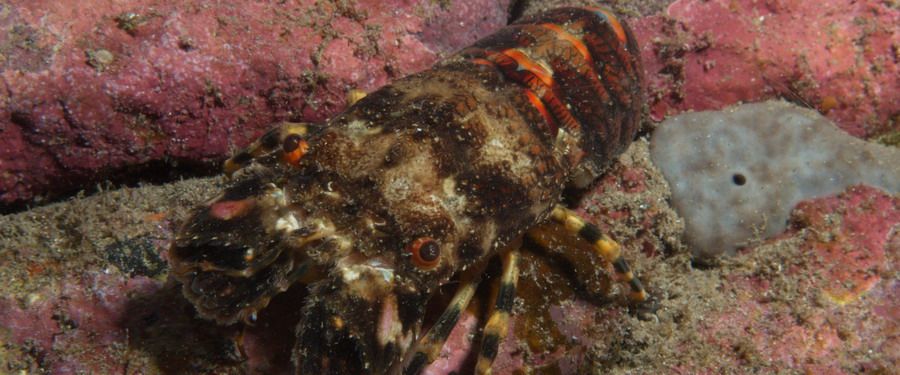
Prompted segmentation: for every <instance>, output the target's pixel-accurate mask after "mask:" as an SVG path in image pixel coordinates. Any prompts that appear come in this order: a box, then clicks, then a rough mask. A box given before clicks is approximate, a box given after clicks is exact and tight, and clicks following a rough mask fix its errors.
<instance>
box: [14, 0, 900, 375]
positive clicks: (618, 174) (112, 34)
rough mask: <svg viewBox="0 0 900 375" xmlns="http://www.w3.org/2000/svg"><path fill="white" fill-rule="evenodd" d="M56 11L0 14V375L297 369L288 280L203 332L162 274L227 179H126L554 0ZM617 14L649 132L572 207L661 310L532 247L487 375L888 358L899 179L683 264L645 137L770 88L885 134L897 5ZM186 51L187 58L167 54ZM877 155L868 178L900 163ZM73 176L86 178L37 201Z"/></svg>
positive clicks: (304, 113)
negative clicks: (543, 259) (643, 87)
mask: <svg viewBox="0 0 900 375" xmlns="http://www.w3.org/2000/svg"><path fill="white" fill-rule="evenodd" d="M581 3H582V4H586V3H589V2H581ZM53 4H56V5H53ZM59 4H62V3H61V2H15V1H13V2H8V3H7V4H4V5H0V7H2V8H0V23H2V24H3V25H5V29H4V30H5V33H6V34H5V36H6V38H5V39H2V41H0V51H2V54H0V55H2V57H3V61H2V62H3V74H2V79H3V82H4V84H5V87H6V90H5V92H4V93H2V94H0V95H4V100H3V102H2V107H0V134H2V135H3V137H0V176H2V182H0V195H2V201H3V205H4V211H7V212H10V213H9V214H6V215H4V216H0V265H2V267H0V281H3V282H2V284H0V372H3V373H54V374H56V373H58V374H67V373H126V374H147V373H149V374H155V373H166V374H180V373H259V374H268V373H289V372H291V363H290V352H291V347H292V345H293V338H294V329H293V326H294V324H295V323H296V322H297V320H298V319H299V313H300V309H299V306H298V304H297V303H296V300H297V299H298V298H302V296H303V294H304V293H305V291H304V290H303V288H302V287H296V288H293V289H291V290H289V291H288V292H286V293H285V294H284V295H282V296H279V297H277V298H275V299H274V300H273V301H272V304H271V305H270V306H269V308H267V309H266V310H264V311H263V312H262V313H261V314H260V316H259V320H258V323H257V324H256V325H255V326H253V327H248V328H246V329H244V328H243V327H240V326H233V327H220V326H217V325H215V324H214V323H211V322H207V321H204V320H201V319H198V318H196V317H195V312H194V310H193V307H192V306H190V304H189V303H188V302H187V301H186V300H185V299H184V298H183V297H182V296H181V293H180V287H179V286H178V285H176V284H175V283H174V282H173V281H172V279H171V278H170V277H169V275H168V266H167V264H166V262H165V255H166V254H165V253H166V249H167V247H168V245H169V243H170V240H171V238H172V235H173V230H174V227H175V225H177V223H179V222H180V221H181V220H182V219H183V218H184V217H185V215H186V213H187V211H188V210H189V209H190V208H191V207H193V206H194V205H196V204H197V203H198V202H202V201H205V200H206V199H208V198H209V197H211V196H213V195H215V193H216V191H218V190H220V189H221V188H222V186H224V184H225V183H226V181H225V179H224V178H223V177H218V176H217V177H199V178H187V179H184V180H178V181H167V182H165V183H162V184H149V183H141V182H140V181H142V178H141V174H145V173H149V171H150V170H151V169H152V170H154V172H153V173H152V174H153V175H154V176H155V177H154V178H153V179H152V181H159V180H160V178H159V177H156V176H159V175H163V176H167V177H164V178H162V179H163V180H166V179H167V178H168V177H171V175H179V176H180V175H186V174H187V175H190V174H191V173H196V170H195V169H193V168H184V165H185V164H187V165H200V166H201V167H198V169H200V170H203V171H208V169H209V168H208V166H209V165H213V164H217V163H218V162H220V161H221V160H222V159H223V158H224V157H226V156H227V155H228V153H230V152H231V151H232V150H233V149H234V148H235V147H237V146H240V145H243V144H246V143H247V142H248V141H249V140H250V139H252V138H253V137H255V136H257V135H258V134H259V133H260V132H261V131H263V130H264V128H265V126H266V124H268V123H270V122H272V121H276V120H286V119H287V120H301V119H302V120H321V119H323V118H327V117H328V116H330V115H331V114H333V113H335V112H336V111H338V110H339V109H340V108H341V106H342V101H343V96H344V94H345V92H346V90H347V89H348V88H354V87H355V88H362V89H365V90H373V89H375V88H377V87H378V86H380V85H382V84H384V83H386V82H388V81H389V79H390V78H392V77H396V76H402V75H403V74H407V73H409V72H412V71H415V70H417V69H421V68H424V67H427V66H428V65H429V64H430V63H431V62H432V61H434V59H436V58H437V57H439V56H441V55H444V54H446V53H449V52H451V51H452V50H453V49H455V48H458V47H460V46H464V45H466V44H467V43H469V42H471V41H472V40H475V39H477V38H478V37H480V36H483V35H486V34H488V33H489V32H490V31H491V30H493V29H496V28H497V27H500V26H501V25H502V24H503V23H505V22H506V19H507V17H509V15H512V16H516V15H520V14H527V13H530V12H535V11H538V10H539V9H540V8H544V7H550V6H553V5H555V4H556V2H546V3H544V2H535V1H532V2H527V1H526V2H513V3H512V4H507V3H506V2H457V1H446V2H431V1H425V2H421V3H416V2H396V4H394V3H391V4H387V5H385V4H384V3H381V2H365V1H360V2H355V3H349V2H338V1H335V2H316V3H315V4H313V3H312V2H309V4H307V3H306V2H299V3H296V4H294V3H291V4H283V5H266V6H263V5H258V4H257V5H254V6H248V5H246V4H243V3H241V2H228V3H227V4H226V5H230V7H224V8H216V7H213V8H210V7H206V6H203V5H202V4H200V3H198V4H193V3H192V4H193V5H190V4H188V5H185V6H184V8H182V7H180V6H179V7H173V6H170V5H166V4H167V3H162V2H152V1H145V2H139V3H130V4H128V5H127V6H125V5H123V4H124V3H120V2H104V1H98V2H97V4H96V6H94V7H89V8H90V11H84V12H79V11H76V10H75V9H74V8H67V7H65V6H63V5H59ZM566 4H571V2H568V3H566ZM282 6H283V8H279V7H282ZM612 6H613V7H614V8H615V9H617V10H619V11H620V12H621V13H622V14H624V15H625V16H626V17H627V18H629V21H630V23H631V25H632V27H633V28H634V29H635V33H636V35H637V36H638V39H639V43H640V45H641V46H642V55H643V58H644V65H645V66H644V67H645V70H646V76H647V81H648V87H647V96H648V106H647V109H648V110H647V114H648V116H647V121H646V122H647V126H646V129H645V130H646V131H645V132H644V134H643V135H642V137H641V138H640V139H639V140H638V141H637V142H635V143H634V144H633V145H632V147H631V148H630V149H629V150H628V151H627V152H626V154H625V155H623V156H622V157H621V158H620V160H618V161H617V162H616V163H615V164H614V165H613V167H612V168H610V170H609V171H608V172H607V174H606V175H605V176H604V177H603V178H601V179H600V180H599V181H597V183H596V184H595V186H594V187H593V188H592V190H591V191H590V192H588V193H587V194H586V196H585V197H583V199H582V200H581V202H580V203H579V206H578V207H577V208H578V211H579V212H580V213H581V214H583V216H584V217H585V218H588V219H591V220H593V221H594V222H597V223H598V224H600V225H601V227H602V228H603V229H604V230H607V231H609V232H610V233H611V234H612V235H613V236H614V237H615V238H616V239H618V240H619V241H620V242H621V243H623V244H624V246H625V248H626V250H627V251H628V254H629V255H628V256H629V259H631V260H632V263H633V266H634V268H635V269H636V270H637V272H639V274H640V275H641V278H642V279H643V280H644V283H645V284H646V285H647V286H648V288H649V291H650V292H651V293H652V294H653V295H654V297H655V298H656V299H657V300H658V305H659V306H658V307H659V308H658V309H657V310H656V312H655V313H653V314H635V313H633V312H631V311H629V309H628V308H627V307H626V306H625V305H624V304H623V303H622V301H621V298H618V297H616V296H617V294H613V298H611V299H610V300H608V301H599V302H598V301H591V300H586V299H584V298H581V297H582V296H580V295H579V294H578V293H576V292H575V291H574V290H575V289H576V288H574V287H573V286H572V285H570V284H569V283H568V282H567V281H566V280H565V279H564V278H560V277H559V275H558V274H556V273H554V272H553V269H552V267H550V268H547V267H543V268H542V267H539V265H540V260H535V261H534V264H535V265H538V266H535V267H531V268H523V269H525V271H524V272H523V274H522V278H521V281H520V284H521V285H522V286H521V287H520V289H521V290H523V291H526V290H531V291H537V293H534V292H532V293H523V294H522V295H521V297H520V299H519V301H518V303H517V307H516V309H517V310H516V311H517V312H518V313H519V314H518V315H517V318H514V319H513V322H512V324H513V326H512V329H511V330H510V332H511V334H510V338H509V339H508V340H506V341H505V342H504V344H503V345H501V350H500V354H499V356H498V359H497V361H496V363H495V367H494V370H495V371H494V372H495V373H500V374H505V373H518V372H521V371H527V370H533V371H534V372H538V373H586V372H594V373H747V372H756V373H776V372H778V373H781V372H788V373H801V372H802V373H817V374H818V373H823V374H828V373H833V374H840V373H861V372H865V373H891V372H892V371H896V370H894V369H896V368H898V367H900V329H898V327H900V325H898V323H900V306H898V305H900V302H898V301H900V283H898V279H897V269H898V267H897V266H898V264H900V263H898V254H900V198H898V195H897V193H896V192H887V191H884V190H880V189H878V188H874V187H870V186H865V185H853V186H850V187H848V188H846V189H845V190H843V191H842V192H841V193H838V194H833V195H829V196H824V197H816V198H811V199H806V200H804V201H802V202H801V203H799V204H798V205H796V206H795V207H793V210H792V211H791V212H790V216H789V218H788V221H787V228H786V229H785V230H784V231H783V232H782V233H780V234H778V235H775V236H773V237H768V238H764V237H762V236H760V237H759V238H755V239H754V240H753V241H751V242H749V243H747V244H744V246H743V247H742V248H741V249H740V250H738V251H737V253H736V254H735V255H733V256H728V257H708V256H705V257H702V258H695V257H694V254H695V253H696V251H695V250H694V249H692V248H691V246H690V245H689V244H687V243H686V242H685V240H684V238H685V232H684V231H685V225H684V224H683V218H681V217H680V216H679V213H678V212H676V210H675V209H674V208H673V205H672V202H671V200H672V194H671V192H670V190H669V182H667V181H666V179H665V178H664V177H663V174H662V173H661V172H660V171H659V170H658V169H657V167H656V166H655V165H654V164H653V162H652V160H651V158H650V151H649V149H650V144H649V143H650V142H649V139H650V136H649V135H650V134H651V132H652V130H653V129H654V128H655V127H657V126H660V125H658V124H657V123H656V122H657V121H661V120H663V119H665V118H667V117H670V116H673V115H676V114H678V113H680V112H683V111H687V110H711V109H721V108H723V107H726V106H729V105H732V104H735V103H737V102H741V101H744V102H750V101H761V100H764V99H769V98H782V99H786V100H788V101H791V102H794V103H797V104H800V105H802V106H805V107H808V108H813V109H815V110H817V111H818V112H820V113H822V114H824V115H825V116H826V117H828V118H829V119H830V120H831V121H833V122H834V123H835V124H836V125H837V126H838V127H840V128H841V129H843V130H844V131H845V132H847V133H849V134H850V135H852V136H856V137H859V138H862V139H866V140H869V141H870V142H873V143H874V142H880V143H882V144H887V145H889V146H888V147H893V148H895V149H896V147H897V146H896V143H897V141H896V139H897V137H898V135H900V129H898V126H897V119H898V116H900V89H898V87H900V82H898V77H900V75H898V72H897V64H898V61H897V60H898V59H897V53H898V52H897V51H898V46H900V40H898V35H897V30H896V26H895V25H897V24H898V23H900V9H898V7H897V5H896V4H893V3H890V2H882V1H841V0H834V1H824V2H817V3H816V4H813V3H811V2H806V1H766V2H758V1H749V0H748V1H724V0H722V1H718V0H717V1H699V0H698V1H693V0H678V1H652V2H651V1H646V2H624V1H622V2H618V3H616V2H613V3H612ZM223 9H224V10H223ZM242 15H247V17H246V18H243V17H242ZM398 15H400V16H398ZM205 22H206V23H205ZM298 25H300V26H298ZM301 26H302V27H306V29H303V30H306V31H304V32H303V33H301V32H300V31H297V30H299V29H297V27H301ZM461 30H465V32H462V31H461ZM286 32H287V33H291V34H290V35H295V34H296V35H301V34H302V37H297V38H287V37H285V35H286V34H284V33H286ZM388 34H389V35H388ZM304 38H307V39H304ZM398 41H399V42H398ZM395 42H397V43H399V44H397V43H395ZM251 44H252V45H253V46H254V48H250V49H246V50H241V48H240V46H248V45H251ZM300 44H302V45H300ZM226 46H228V47H226ZM103 51H106V52H103ZM107 53H108V54H109V55H107ZM188 57H189V58H190V59H194V60H191V61H194V62H192V63H191V64H186V63H185V59H187V58H188ZM235 61H237V62H240V64H243V65H240V64H239V65H232V64H234V63H235ZM197 64H201V65H203V64H207V65H203V66H204V70H203V71H202V73H203V74H199V73H197V72H190V71H186V70H184V69H186V67H189V66H197ZM234 66H243V67H245V68H246V67H251V68H253V69H250V70H249V73H241V74H238V73H237V72H236V71H235V70H233V69H235V68H234ZM309 79H312V81H310V80H309ZM108 123H116V124H120V125H121V127H120V128H115V129H110V128H107V127H106V124H108ZM890 145H892V146H890ZM688 151H689V150H688ZM176 162H177V163H176ZM773 162H777V160H774V161H773ZM176 164H177V165H176ZM888 167H890V166H888ZM893 167H894V169H888V172H886V173H900V172H898V171H897V169H896V168H897V166H893ZM159 169H166V170H168V169H171V170H174V171H177V172H178V173H172V174H171V175H169V173H168V172H167V171H159ZM150 180H151V179H143V181H145V182H146V181H150ZM110 181H112V182H110ZM122 181H139V182H138V183H137V184H134V185H133V186H128V187H125V186H122V185H121V184H120V182H122ZM72 189H84V190H85V193H81V194H77V195H75V196H72V197H70V198H68V199H65V200H64V201H59V202H56V203H50V204H43V205H41V199H45V198H46V199H58V197H61V196H63V195H61V194H64V193H65V192H68V191H71V190H72ZM29 207H30V208H29ZM25 208H28V209H25ZM14 211H15V212H14ZM542 292H543V293H542ZM476 319H477V317H476V316H470V315H465V316H464V317H463V319H462V321H461V324H460V325H459V326H458V327H457V328H456V331H455V332H454V334H452V335H451V340H450V342H449V343H448V346H447V348H446V351H445V354H446V356H447V358H448V359H447V360H443V361H441V362H440V363H436V364H435V366H434V367H433V368H432V369H431V370H432V371H434V373H441V372H443V373H447V372H449V371H452V370H454V369H455V370H458V366H459V362H458V361H457V362H454V361H453V360H451V359H453V358H456V357H458V356H459V355H460V354H459V353H466V352H467V350H469V348H470V346H471V343H470V339H471V337H472V334H471V333H472V331H471V330H472V329H473V328H472V327H475V326H477V324H476V323H475V320H476ZM239 335H240V336H242V339H241V341H242V342H243V345H244V350H245V352H244V353H240V352H239V351H238V348H237V347H236V346H235V338H236V337H238V336H239ZM476 345H477V343H476ZM462 366H464V367H463V369H465V368H466V367H465V366H467V365H466V364H463V365H462Z"/></svg>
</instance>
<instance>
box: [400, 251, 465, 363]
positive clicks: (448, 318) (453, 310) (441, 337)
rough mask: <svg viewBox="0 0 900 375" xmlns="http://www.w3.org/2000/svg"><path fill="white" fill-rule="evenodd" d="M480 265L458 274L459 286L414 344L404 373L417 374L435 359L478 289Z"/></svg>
mask: <svg viewBox="0 0 900 375" xmlns="http://www.w3.org/2000/svg"><path fill="white" fill-rule="evenodd" d="M481 275H482V267H472V268H470V269H469V270H468V271H466V272H465V273H463V274H462V275H461V276H460V280H459V283H460V286H459V289H457V290H456V294H454V295H453V299H452V300H451V301H450V304H449V305H448V306H447V308H446V309H444V312H443V313H441V316H440V318H438V320H437V322H435V323H434V325H433V326H432V327H431V329H429V330H428V333H427V334H425V336H423V337H422V339H421V340H420V341H419V343H418V345H417V346H416V353H415V354H414V355H413V357H412V360H411V361H410V362H409V365H408V366H406V369H405V370H404V372H403V373H404V374H418V373H420V372H421V371H422V369H424V368H425V366H426V365H428V364H429V363H431V362H434V360H435V359H437V356H438V354H440V352H441V348H442V347H443V346H444V342H445V341H447V337H448V336H450V331H451V330H453V327H454V326H455V325H456V323H457V321H459V316H460V315H461V314H462V312H463V311H464V310H465V309H466V307H467V306H468V305H469V302H470V301H471V300H472V296H473V295H475V290H476V289H478V283H479V282H480V281H481Z"/></svg>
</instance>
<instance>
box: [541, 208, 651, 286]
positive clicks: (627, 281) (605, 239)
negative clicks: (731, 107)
mask: <svg viewBox="0 0 900 375" xmlns="http://www.w3.org/2000/svg"><path fill="white" fill-rule="evenodd" d="M550 218H551V219H552V220H553V221H555V222H557V223H559V224H560V225H562V226H564V227H565V229H566V231H568V232H569V233H572V234H575V235H577V236H578V237H580V238H581V239H583V240H585V241H587V242H588V243H590V244H591V246H592V248H593V250H594V252H595V253H597V255H600V256H601V257H603V259H605V260H606V261H607V262H609V263H611V264H612V265H613V268H614V269H615V271H616V275H617V276H618V280H619V282H620V283H622V284H623V285H627V286H628V287H629V288H630V290H631V291H630V292H629V293H628V299H630V300H631V301H632V302H635V303H641V302H644V301H646V300H647V298H648V295H647V292H646V291H645V290H644V287H643V285H641V281H640V280H639V279H638V278H637V277H635V275H634V273H633V272H632V271H631V268H630V267H628V262H627V261H625V258H623V257H622V251H621V247H620V246H619V244H618V243H617V242H616V241H614V240H613V239H611V238H609V236H607V235H606V234H604V233H603V232H601V231H600V228H597V226H596V225H594V224H591V223H588V222H585V221H584V220H582V219H581V218H580V217H578V216H577V215H576V214H575V213H574V212H572V211H571V210H568V209H566V208H564V207H562V206H556V207H554V208H553V212H552V213H551V214H550Z"/></svg>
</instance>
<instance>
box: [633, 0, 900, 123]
mask: <svg viewBox="0 0 900 375" xmlns="http://www.w3.org/2000/svg"><path fill="white" fill-rule="evenodd" d="M898 22H900V10H898V9H897V8H896V7H891V6H889V5H888V4H886V3H884V2H881V1H875V0H867V1H851V0H829V1H817V2H809V1H799V0H778V1H763V2H760V1H751V0H740V1H728V0H714V1H706V0H679V1H676V2H674V3H672V4H671V5H670V6H669V7H668V10H667V11H666V15H665V16H651V17H646V18H643V19H640V20H636V21H634V22H632V25H633V26H634V29H635V33H636V36H637V39H638V43H639V45H641V46H642V49H643V51H642V55H643V57H644V67H645V69H646V70H647V72H648V74H647V77H648V81H649V88H648V89H649V98H650V100H651V102H650V105H651V115H652V117H653V119H654V120H657V121H661V120H662V119H663V118H664V117H665V116H667V115H672V114H677V113H679V112H682V111H686V110H709V109H720V108H723V107H726V106H728V105H731V104H735V103H737V102H740V101H743V102H754V101H762V100H766V99H770V98H776V97H783V98H786V99H788V100H791V101H795V102H798V103H801V104H805V105H807V106H810V107H814V108H818V109H819V110H820V111H822V112H823V113H827V115H828V117H829V118H831V119H832V120H834V121H835V122H837V123H838V124H839V125H840V127H841V128H842V129H844V130H846V131H847V132H848V133H850V134H852V135H854V136H857V137H864V138H869V137H872V136H876V135H878V134H881V133H885V132H887V131H889V130H890V127H891V125H890V123H891V121H894V120H892V118H893V116H896V114H897V113H898V112H900V91H898V90H897V87H900V78H898V77H900V74H898V66H897V60H896V58H894V57H893V56H894V55H895V51H894V49H895V46H896V44H897V34H896V32H895V31H896V25H897V23H898Z"/></svg>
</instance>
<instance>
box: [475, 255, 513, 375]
mask: <svg viewBox="0 0 900 375" xmlns="http://www.w3.org/2000/svg"><path fill="white" fill-rule="evenodd" d="M518 261H519V251H518V250H511V251H509V252H507V253H505V254H503V274H502V276H501V277H500V287H499V288H498V290H497V295H496V297H495V298H494V307H493V309H492V310H491V313H490V317H489V318H488V321H487V324H485V326H484V334H483V335H482V339H481V349H480V350H479V352H478V362H477V363H476V364H475V373H476V374H490V373H491V364H493V363H494V358H495V357H497V352H498V351H499V349H500V343H501V342H503V339H504V338H506V334H507V333H508V331H509V317H510V314H512V308H513V304H514V302H515V299H516V284H518V282H519V267H518Z"/></svg>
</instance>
